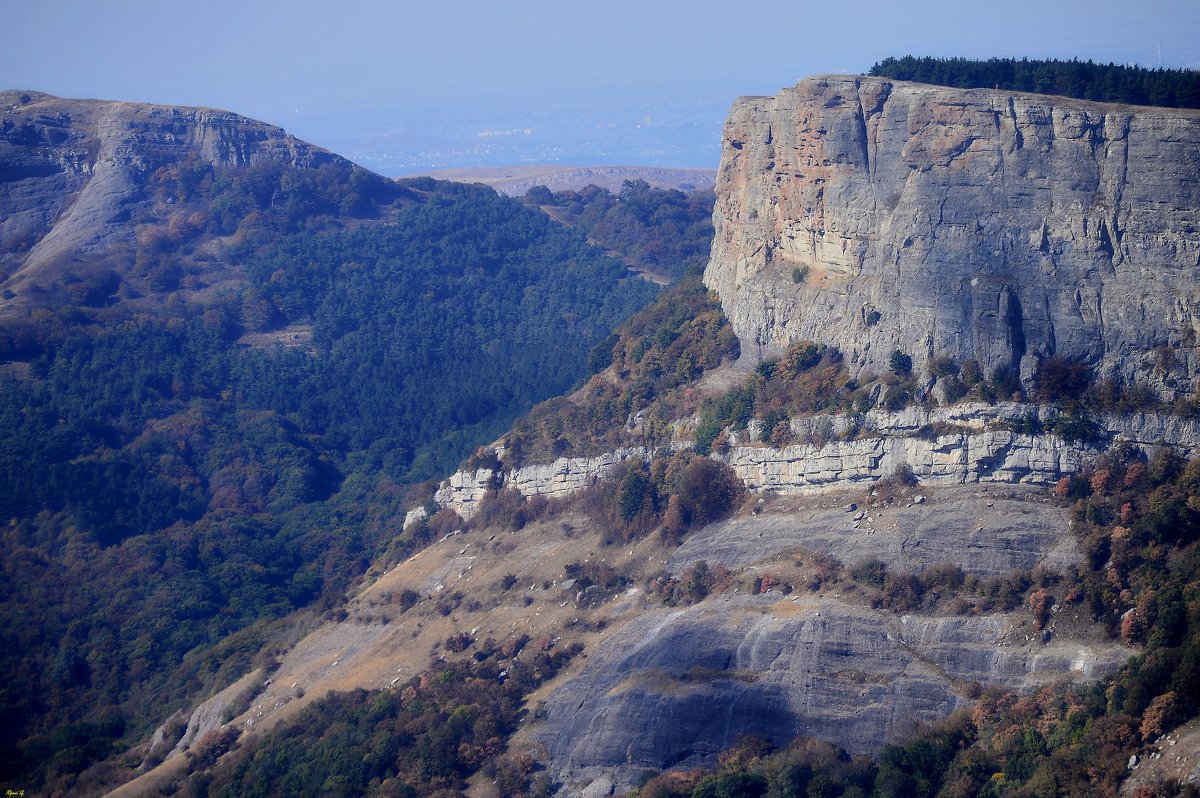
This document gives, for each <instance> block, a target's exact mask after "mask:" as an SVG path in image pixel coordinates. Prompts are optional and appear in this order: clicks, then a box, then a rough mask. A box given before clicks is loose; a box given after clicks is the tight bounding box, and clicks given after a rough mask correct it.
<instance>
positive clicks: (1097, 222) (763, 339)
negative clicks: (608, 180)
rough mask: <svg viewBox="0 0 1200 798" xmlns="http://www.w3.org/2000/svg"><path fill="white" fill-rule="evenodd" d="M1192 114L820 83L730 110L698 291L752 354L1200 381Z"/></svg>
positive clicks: (1199, 144) (835, 79)
mask: <svg viewBox="0 0 1200 798" xmlns="http://www.w3.org/2000/svg"><path fill="white" fill-rule="evenodd" d="M1198 148H1200V113H1197V112H1195V111H1180V110H1167V109H1156V108H1132V107H1125V106H1118V105H1108V104H1099V103H1089V102H1083V101H1078V100H1071V99H1067V98H1062V97H1047V96H1039V95H1027V94H1013V93H1010V92H1001V91H984V90H959V89H951V88H944V87H936V86H926V85H918V84H910V83H903V82H897V81H891V80H886V79H881V78H865V77H854V76H820V77H813V78H808V79H806V80H803V81H801V82H800V83H799V84H797V85H796V86H795V87H793V88H790V89H786V90H784V91H782V92H780V93H779V94H778V95H777V96H775V97H745V98H741V99H739V100H737V101H736V102H735V103H734V105H733V108H732V110H731V112H730V114H729V118H728V121H727V122H726V126H725V132H724V145H723V151H722V157H721V167H720V170H719V173H718V178H717V204H716V209H715V211H714V224H715V227H716V236H715V238H714V242H713V250H712V258H711V261H710V263H709V266H708V269H707V271H706V272H705V282H706V283H707V284H708V285H709V286H710V287H712V288H714V289H715V290H716V291H717V292H718V293H719V294H720V296H721V303H722V306H723V308H724V310H725V313H726V315H727V316H728V317H729V319H730V321H731V323H732V325H733V329H734V331H735V332H736V333H737V335H738V337H739V338H740V340H741V343H742V352H743V353H747V354H749V355H750V356H752V357H758V356H765V355H770V354H774V353H778V352H779V351H781V350H782V349H784V348H785V347H786V346H787V345H788V344H790V343H792V342H794V341H798V340H813V341H821V342H824V343H827V344H830V345H832V346H836V347H837V348H839V349H840V350H841V351H842V352H843V353H844V354H845V355H846V357H847V360H848V362H850V363H851V364H852V365H853V366H854V367H855V369H856V370H858V371H859V372H867V371H870V372H875V373H882V372H883V371H885V370H886V369H887V367H888V360H889V356H890V353H891V352H893V351H894V350H897V349H899V350H901V351H903V352H906V353H908V354H909V355H911V356H912V357H913V360H914V362H915V364H916V368H917V370H918V373H923V371H922V369H923V367H924V364H925V363H926V361H928V360H929V359H930V358H932V357H936V356H950V357H953V358H955V359H956V360H958V361H959V362H960V363H961V362H963V361H965V360H967V359H971V358H974V359H977V360H978V361H979V362H980V363H981V364H982V365H983V366H984V368H985V369H987V370H991V369H995V368H1008V367H1013V368H1018V369H1019V370H1020V372H1021V374H1022V376H1023V377H1025V378H1028V377H1029V376H1030V375H1031V374H1032V372H1033V370H1034V369H1035V367H1036V364H1037V363H1038V362H1039V360H1040V359H1042V358H1045V357H1049V356H1056V357H1064V358H1069V359H1076V360H1083V361H1086V362H1088V363H1089V364H1092V365H1094V366H1095V367H1096V368H1097V370H1098V371H1099V373H1100V374H1101V375H1102V376H1108V377H1121V378H1124V379H1126V380H1127V381H1128V380H1134V379H1137V380H1139V381H1151V382H1152V383H1153V384H1154V385H1155V387H1156V388H1158V389H1159V390H1160V391H1162V392H1163V393H1164V394H1168V395H1172V394H1178V393H1187V392H1190V391H1191V390H1192V388H1193V387H1194V382H1195V377H1196V375H1197V373H1200V356H1198V355H1197V351H1196V349H1195V344H1196V332H1197V329H1198V327H1200V313H1198V312H1200V282H1198V281H1197V280H1196V276H1197V273H1198V269H1200V223H1198V219H1200V160H1198V159H1197V158H1196V152H1197V150H1198Z"/></svg>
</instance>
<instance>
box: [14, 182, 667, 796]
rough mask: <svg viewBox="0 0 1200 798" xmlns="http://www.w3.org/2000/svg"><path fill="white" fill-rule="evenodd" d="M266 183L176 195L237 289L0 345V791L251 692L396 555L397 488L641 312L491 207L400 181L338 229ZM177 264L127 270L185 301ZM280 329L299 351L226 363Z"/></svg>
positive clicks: (639, 299)
mask: <svg viewBox="0 0 1200 798" xmlns="http://www.w3.org/2000/svg"><path fill="white" fill-rule="evenodd" d="M264 171H266V172H267V174H265V175H264V174H257V173H256V174H252V173H250V172H246V173H238V174H234V175H232V176H230V175H223V174H216V175H214V174H211V173H206V172H205V171H204V170H203V169H201V170H199V171H198V176H193V178H187V179H182V178H178V179H176V178H172V180H173V182H171V183H169V186H170V187H171V190H177V188H176V186H178V185H184V186H187V185H191V186H193V187H195V186H196V185H203V184H205V182H206V181H208V183H209V184H210V185H211V186H212V187H215V188H208V189H204V190H199V189H194V190H195V191H196V192H197V193H194V194H193V195H192V196H190V197H189V198H188V200H187V201H190V202H191V203H192V204H193V206H195V205H197V204H200V205H202V206H203V203H204V202H209V205H208V206H207V207H208V209H209V210H210V211H211V212H212V216H211V219H209V220H208V221H204V220H201V219H198V220H197V221H196V229H195V231H194V232H195V233H196V234H197V235H219V234H222V233H223V234H226V235H228V234H231V233H232V234H234V244H233V247H232V249H231V250H230V256H231V258H232V259H233V261H234V263H235V265H236V268H237V269H238V270H239V271H240V272H241V273H242V274H244V276H245V278H244V279H245V284H244V285H243V286H242V287H241V288H239V289H237V290H233V291H229V292H227V293H224V294H218V295H217V297H216V298H215V299H210V300H209V301H208V302H207V303H206V304H198V303H190V302H187V301H172V302H168V303H166V304H165V306H164V307H162V308H158V309H156V310H155V311H154V312H144V311H139V312H125V313H124V315H122V313H123V312H122V309H121V307H120V306H119V305H118V306H109V305H108V304H107V303H98V304H97V306H96V307H94V308H91V309H88V310H87V312H76V313H74V314H73V315H72V314H64V313H59V314H55V315H49V314H43V317H42V318H43V319H45V320H46V322H47V326H48V327H50V328H51V329H49V330H48V331H47V330H38V329H36V325H34V323H33V322H32V321H26V322H24V323H23V324H22V325H21V326H22V330H21V331H20V333H19V334H18V335H14V336H10V338H9V341H10V342H13V343H12V344H11V345H10V346H9V348H8V349H7V353H8V356H9V357H10V358H13V359H16V358H20V357H28V361H27V363H28V365H27V366H26V367H25V368H26V370H27V375H26V376H25V377H23V378H18V377H14V376H9V377H5V378H4V379H3V380H2V381H0V432H2V434H0V507H2V508H3V513H4V517H5V518H6V519H8V520H7V523H6V525H5V526H4V531H3V538H2V545H3V549H4V557H3V559H2V567H3V569H4V580H3V587H2V588H0V591H2V592H0V618H2V622H0V636H2V637H0V646H2V649H3V651H2V652H0V667H3V669H4V672H5V674H6V678H5V680H4V682H3V684H2V685H0V713H2V718H3V724H2V731H0V781H2V782H4V783H5V784H13V785H21V786H24V787H26V788H35V787H37V786H38V785H43V784H47V785H49V784H52V785H56V786H57V788H59V789H64V788H65V789H68V790H69V789H70V787H69V785H70V784H71V783H72V780H73V779H74V778H75V777H76V774H78V773H80V772H81V771H83V770H85V769H86V768H87V767H88V765H89V764H90V763H91V762H94V761H96V760H99V759H101V758H103V757H105V756H107V755H109V754H111V753H113V752H115V751H117V750H121V749H122V748H123V747H125V746H126V745H127V744H128V743H129V742H131V741H133V740H137V739H141V738H143V737H144V736H145V735H146V734H147V733H148V732H149V731H150V730H152V728H153V726H154V725H155V724H157V723H159V722H161V721H162V720H163V719H164V718H165V717H166V715H168V714H170V712H171V711H173V710H174V709H175V708H178V707H183V706H186V705H188V704H189V702H191V701H193V700H194V698H195V696H196V695H198V694H200V693H204V692H206V691H211V690H212V689H213V688H215V687H217V686H219V685H221V684H224V683H228V682H229V681H232V679H234V678H236V677H237V676H238V675H239V674H240V673H241V672H244V670H245V668H246V667H247V666H248V665H250V664H251V663H252V662H253V661H254V657H255V656H256V655H257V654H259V652H260V650H262V649H263V647H264V646H265V645H266V644H267V643H269V642H270V641H272V640H274V639H276V636H278V635H279V634H280V631H279V629H280V627H279V624H273V623H272V621H273V619H281V618H283V617H284V616H287V615H288V614H289V613H292V612H294V611H295V610H297V609H300V608H311V609H312V610H313V611H314V612H316V613H317V614H318V615H319V614H320V613H321V612H324V611H327V610H328V609H329V608H331V607H333V606H335V605H336V604H337V603H339V602H340V601H341V597H342V595H343V594H344V591H345V590H346V588H347V587H348V586H349V585H350V584H351V583H352V582H353V581H354V580H355V579H356V578H358V577H360V576H361V574H362V573H363V572H364V571H365V570H366V568H367V566H368V565H369V564H370V563H371V562H372V561H373V560H374V559H375V558H377V557H378V556H379V555H380V554H381V553H382V552H383V551H384V550H386V549H387V548H388V546H389V545H391V546H392V550H393V551H396V545H397V544H396V543H395V541H394V539H395V538H396V537H397V536H398V534H399V532H400V526H401V523H402V520H403V514H404V512H405V510H407V509H410V508H411V506H412V502H413V501H414V497H418V496H419V495H420V494H412V495H410V494H409V492H408V487H409V486H412V485H414V484H416V483H419V482H421V481H423V480H427V479H429V478H431V477H434V476H440V475H442V474H443V473H445V472H448V471H450V470H453V468H454V466H455V465H456V464H457V463H458V462H459V461H460V460H461V459H462V458H463V457H464V456H466V455H467V454H468V453H469V452H471V451H472V450H473V449H474V448H475V447H476V446H478V445H479V444H481V443H484V442H486V441H488V440H490V439H492V438H494V437H495V436H497V435H498V434H500V433H501V432H502V431H504V430H505V429H506V428H507V427H508V426H509V425H510V423H511V422H512V420H513V419H514V418H515V417H516V416H517V415H518V414H519V413H521V412H523V411H524V410H526V409H528V408H529V407H530V406H532V405H533V404H534V403H535V402H537V401H539V400H542V399H544V398H546V397H548V396H552V395H556V394H559V393H562V392H564V391H566V390H568V389H569V388H571V387H572V385H574V384H575V383H576V382H577V381H578V380H579V379H580V378H581V377H583V376H584V375H585V374H586V373H587V363H588V352H589V350H590V349H592V348H593V346H594V345H595V344H596V343H597V342H598V341H600V340H602V339H603V338H604V337H605V336H607V335H608V333H609V331H610V330H611V329H612V328H613V327H614V326H615V325H616V324H618V323H619V322H620V321H621V320H622V319H624V318H625V317H626V316H628V315H629V314H630V313H631V312H633V311H634V310H636V309H637V308H638V307H640V306H641V305H643V304H645V303H646V302H647V301H649V300H650V299H651V298H652V297H653V295H654V293H655V292H656V288H655V287H654V286H653V285H651V284H650V283H648V282H646V281H644V280H642V279H640V278H636V277H632V276H631V275H630V274H629V272H628V271H627V269H626V267H625V266H624V265H622V264H621V263H620V262H618V261H616V260H614V259H613V258H611V257H609V256H607V255H605V254H604V253H603V252H601V251H600V250H598V249H597V248H595V247H592V246H589V245H588V244H586V243H585V241H584V239H583V237H582V236H581V235H580V234H579V232H577V231H572V230H570V229H568V228H565V227H563V226H562V225H559V224H556V223H554V222H553V221H551V220H550V219H549V218H548V217H547V216H546V215H545V214H543V213H541V212H539V211H538V210H536V209H530V208H527V207H523V206H522V205H521V204H520V203H518V202H516V201H514V200H509V199H506V198H502V197H499V196H497V195H496V194H495V193H494V192H492V191H491V190H489V189H483V188H480V187H467V186H461V185H454V184H446V183H435V182H434V181H431V180H414V181H408V182H407V184H406V185H404V186H401V187H398V188H397V189H396V190H395V192H393V193H394V194H395V193H398V194H400V195H402V201H401V202H398V203H396V204H394V205H389V206H386V208H387V210H386V213H383V212H380V211H379V206H378V205H376V206H375V210H376V213H375V214H374V215H376V216H378V217H386V218H379V220H378V221H373V222H361V221H360V222H357V223H350V222H347V221H345V220H347V219H350V220H353V219H354V218H358V217H354V216H352V215H348V212H347V214H342V215H341V216H339V215H338V214H341V213H342V211H343V210H346V209H347V208H348V209H349V210H350V211H355V212H357V211H358V210H360V208H359V207H358V201H357V200H353V199H349V200H348V199H346V197H345V196H344V197H343V198H342V201H341V202H342V203H345V205H346V208H342V209H340V210H339V205H340V204H341V203H338V204H331V203H320V202H317V200H315V199H314V200H311V201H310V204H309V205H308V206H306V205H304V204H303V203H301V204H300V205H298V206H297V207H284V208H278V207H275V204H276V203H280V202H283V203H291V200H292V199H294V197H292V195H289V194H288V193H287V192H280V191H275V190H273V189H271V185H272V181H275V183H276V184H278V183H279V182H280V181H282V182H284V183H287V182H289V181H290V182H293V183H297V184H298V185H300V188H299V189H297V193H298V195H307V193H309V191H310V189H305V188H304V183H303V181H302V180H299V179H298V178H296V177H295V176H290V175H289V173H287V172H278V170H264ZM167 177H170V175H167ZM160 182H166V181H160ZM259 182H262V183H263V185H264V186H266V187H265V188H263V186H259V185H258V183H259ZM310 188H311V187H310ZM346 188H347V191H348V192H349V193H347V194H346V196H348V197H355V196H358V195H357V194H356V193H354V192H353V191H349V189H350V188H351V187H348V186H347V187H346ZM326 193H329V194H330V195H331V196H332V197H334V198H336V197H337V196H338V195H339V191H335V190H331V191H329V192H326ZM213 196H215V197H217V199H218V200H220V201H209V200H210V198H211V197H213ZM317 196H318V198H319V197H320V196H321V194H320V193H319V192H318V194H317ZM256 197H257V199H255V198H256ZM239 198H241V199H239ZM389 199H390V198H389ZM242 200H245V202H244V203H243V204H242V205H238V204H237V203H238V202H241V201H242ZM297 202H298V200H297ZM292 204H295V203H292ZM234 206H237V207H236V209H234V210H231V208H234ZM272 209H273V210H272ZM239 215H240V216H239ZM371 215H372V214H370V213H367V214H361V216H362V217H365V218H369V217H370V216H371ZM239 218H240V221H238V219H239ZM305 219H307V220H308V221H307V222H306V221H304V220H305ZM339 219H341V220H342V221H338V220H339ZM330 220H333V221H330ZM310 228H311V229H310ZM192 246H194V239H188V238H186V237H181V238H180V239H179V240H176V241H167V242H166V243H164V242H162V241H157V240H156V241H153V242H152V243H151V248H152V249H153V251H154V252H153V257H150V256H149V255H144V253H142V252H140V251H139V253H138V254H139V257H140V260H141V261H143V262H144V263H146V264H149V265H147V266H146V269H147V270H152V269H157V268H160V267H161V268H165V269H166V270H167V271H168V272H172V273H171V274H168V275H167V277H166V278H164V279H169V280H175V279H179V280H184V279H187V277H188V276H189V274H190V273H191V270H192V269H194V268H195V266H196V264H195V259H193V258H189V257H188V254H189V251H190V247H192ZM147 273H149V271H147ZM128 279H130V280H131V281H135V282H136V281H138V280H140V279H144V278H139V277H138V276H137V273H136V271H135V273H134V275H133V276H132V277H130V278H128ZM110 288H111V286H110ZM113 290H117V291H120V290H123V289H121V288H116V289H113ZM98 320H99V321H100V322H102V323H98ZM287 325H293V326H287ZM281 328H286V329H287V330H300V332H299V333H294V334H291V335H280V336H278V339H279V342H277V343H259V344H257V345H253V346H250V345H246V344H245V343H244V342H243V341H244V340H245V339H244V338H243V336H245V335H247V334H249V333H254V332H262V333H271V332H272V331H275V330H279V329H281ZM309 330H311V332H310V333H309V332H308V331H309ZM31 331H32V333H31ZM293 335H294V336H295V337H293ZM419 543H420V541H408V542H407V543H405V542H403V541H401V542H400V547H401V550H402V549H403V547H404V546H405V545H419ZM214 647H215V648H214ZM264 656H267V655H264Z"/></svg>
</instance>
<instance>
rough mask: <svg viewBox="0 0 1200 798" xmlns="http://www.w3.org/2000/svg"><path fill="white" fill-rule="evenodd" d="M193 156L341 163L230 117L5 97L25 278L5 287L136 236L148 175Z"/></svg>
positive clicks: (5, 238)
mask: <svg viewBox="0 0 1200 798" xmlns="http://www.w3.org/2000/svg"><path fill="white" fill-rule="evenodd" d="M188 159H194V160H196V161H199V162H202V163H204V162H207V163H210V164H212V165H214V166H242V165H246V164H251V163H255V162H257V161H277V162H280V163H284V164H288V165H292V166H299V167H312V166H319V165H320V164H322V163H327V162H332V161H334V160H342V159H340V158H339V156H336V155H333V154H332V153H329V152H327V151H325V150H322V149H320V148H319V147H314V146H313V145H311V144H307V143H305V142H303V141H300V140H299V139H296V138H295V137H294V136H291V135H289V134H288V133H286V132H285V131H284V130H283V129H282V128H278V127H275V126H274V125H268V124H266V123H263V122H259V121H256V120H253V119H247V118H246V117H243V116H239V115H237V114H234V113H230V112H229V111H220V110H216V109H212V108H180V107H174V106H161V105H147V104H143V103H127V102H104V101H98V100H66V99H61V98H58V97H53V96H51V95H48V94H41V93H38V92H19V91H6V92H0V207H3V208H4V209H5V213H4V214H2V215H0V265H4V266H5V270H6V271H8V272H10V273H14V272H15V273H16V274H15V276H14V277H13V278H9V279H10V280H15V282H10V283H9V284H7V285H6V287H7V288H10V289H12V288H17V287H20V286H21V285H24V284H25V283H27V282H28V281H29V280H30V279H32V278H33V277H34V276H35V275H36V274H37V273H38V271H39V270H40V269H42V268H43V267H44V266H46V265H47V264H49V263H52V262H54V261H55V260H57V259H60V258H62V257H64V256H66V255H87V254H89V253H94V252H96V251H99V250H103V249H105V248H107V247H108V246H109V245H111V244H112V243H114V242H115V241H118V240H126V239H128V238H129V237H130V236H131V235H133V233H134V230H133V229H132V226H131V225H129V224H128V220H129V218H130V214H131V210H132V208H131V206H132V205H134V204H136V203H138V202H141V201H142V200H143V198H142V197H141V187H142V185H143V184H144V181H145V178H146V176H147V175H148V174H149V173H151V172H152V171H153V170H154V169H157V168H158V167H159V166H162V165H164V164H168V163H176V162H181V161H185V160H188ZM18 293H20V292H18Z"/></svg>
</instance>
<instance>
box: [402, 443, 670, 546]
mask: <svg viewBox="0 0 1200 798" xmlns="http://www.w3.org/2000/svg"><path fill="white" fill-rule="evenodd" d="M650 455H651V452H650V450H649V449H647V448H645V447H641V446H632V447H628V448H624V449H618V450H616V451H615V452H605V453H604V454H600V455H596V456H595V457H560V458H558V459H557V460H555V461H554V462H553V463H544V464H542V463H538V464H534V465H528V466H523V467H521V468H516V469H513V470H512V471H509V472H508V473H507V474H505V475H503V477H501V476H500V475H498V474H497V473H496V472H495V471H494V470H493V469H490V468H480V469H478V470H476V471H456V472H455V473H453V474H451V475H450V477H448V478H447V479H446V480H445V481H444V482H443V483H442V485H441V487H439V488H438V490H437V493H436V494H434V501H436V502H437V503H438V506H440V507H449V508H450V509H452V510H454V511H455V512H456V513H458V514H459V515H460V516H462V518H463V519H466V520H469V519H471V518H473V517H474V516H475V514H476V513H477V512H479V504H480V502H482V501H483V497H484V495H485V494H486V493H487V492H488V489H489V488H491V487H492V486H493V485H500V484H503V485H505V486H507V487H510V488H513V489H515V490H518V491H520V492H521V494H522V495H524V496H527V497H533V496H545V497H546V498H548V499H561V498H565V497H567V496H572V495H574V494H576V493H579V492H580V491H582V490H584V489H585V488H587V487H588V486H589V485H591V484H592V483H593V482H595V481H596V480H598V479H601V478H602V477H606V476H608V475H609V474H610V473H611V472H612V470H613V469H614V468H616V467H617V466H618V465H619V464H621V463H623V462H625V461H626V460H629V459H631V458H634V457H641V458H649V457H650ZM408 523H409V521H408V520H407V519H406V520H405V526H407V525H408Z"/></svg>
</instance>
